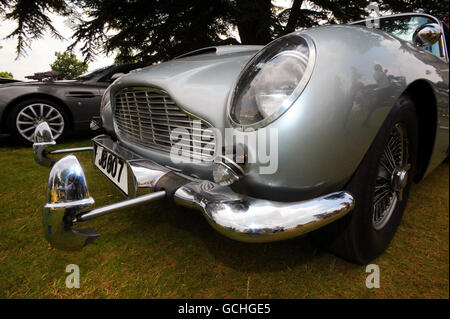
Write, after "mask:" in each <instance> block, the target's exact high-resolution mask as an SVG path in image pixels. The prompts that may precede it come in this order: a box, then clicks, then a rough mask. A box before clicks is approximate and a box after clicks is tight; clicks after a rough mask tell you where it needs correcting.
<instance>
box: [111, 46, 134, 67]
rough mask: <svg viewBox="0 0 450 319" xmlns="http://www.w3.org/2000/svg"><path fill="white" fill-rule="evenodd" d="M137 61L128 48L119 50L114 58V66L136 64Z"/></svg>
mask: <svg viewBox="0 0 450 319" xmlns="http://www.w3.org/2000/svg"><path fill="white" fill-rule="evenodd" d="M137 62H139V61H138V59H137V58H136V57H135V56H134V54H133V51H132V50H131V49H129V48H127V49H119V52H118V53H117V54H116V57H115V58H114V64H122V63H137Z"/></svg>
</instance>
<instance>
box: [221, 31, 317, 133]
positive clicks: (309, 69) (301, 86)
mask: <svg viewBox="0 0 450 319" xmlns="http://www.w3.org/2000/svg"><path fill="white" fill-rule="evenodd" d="M300 32H301V31H300ZM300 32H296V33H295V35H297V36H298V37H301V38H303V39H304V40H305V42H306V44H307V46H308V49H309V56H308V63H307V65H306V69H305V73H304V74H303V77H302V79H301V80H300V82H299V83H298V85H297V87H296V88H295V90H294V91H293V92H292V94H291V96H290V97H289V98H288V99H287V100H286V101H285V102H284V103H283V105H282V106H281V107H280V108H279V109H278V111H277V112H275V113H273V114H271V115H270V116H268V117H266V118H265V119H263V120H261V121H258V122H256V123H252V124H246V125H243V124H240V123H237V122H235V121H234V120H233V118H232V117H231V101H232V100H233V97H234V94H235V91H236V85H237V83H238V82H239V79H240V78H241V76H242V75H243V74H244V73H245V72H246V68H247V65H249V64H251V63H252V62H254V60H256V59H257V58H259V56H260V54H261V52H262V51H263V50H264V48H263V49H261V50H260V51H259V52H258V53H257V54H256V55H255V56H254V57H253V58H252V59H250V61H248V62H247V64H246V65H245V67H244V68H243V69H242V71H241V72H240V73H239V76H238V77H237V79H236V81H235V82H234V84H233V86H232V89H231V91H230V94H229V95H228V101H227V118H228V120H229V121H230V123H231V125H232V126H233V127H234V128H237V129H241V130H245V129H247V128H252V129H259V128H262V127H265V126H267V125H269V124H270V123H272V122H274V121H276V120H277V119H278V118H279V117H280V116H281V115H282V114H283V113H284V112H286V111H287V110H288V109H289V108H290V107H291V106H292V105H293V104H294V103H295V101H296V100H297V99H298V98H299V96H300V95H301V94H302V93H303V91H304V90H305V88H306V86H307V85H308V83H309V80H310V79H311V76H312V73H313V71H314V66H315V65H316V46H315V44H314V41H313V40H312V39H311V38H310V37H309V36H308V35H306V34H301V33H300ZM292 35H293V34H292V33H291V34H288V35H285V36H283V37H280V38H278V39H276V40H274V41H277V40H279V39H282V38H284V37H287V36H292ZM271 43H272V42H271ZM268 45H270V43H269V44H268ZM293 51H294V50H286V51H283V52H280V53H278V54H277V55H276V56H279V55H282V54H283V53H284V52H286V53H287V54H293Z"/></svg>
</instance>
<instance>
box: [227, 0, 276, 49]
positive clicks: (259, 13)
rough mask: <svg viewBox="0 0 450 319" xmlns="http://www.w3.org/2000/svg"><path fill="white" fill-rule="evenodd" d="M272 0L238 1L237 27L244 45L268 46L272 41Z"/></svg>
mask: <svg viewBox="0 0 450 319" xmlns="http://www.w3.org/2000/svg"><path fill="white" fill-rule="evenodd" d="M271 8H272V3H271V0H258V1H253V0H238V1H237V2H236V20H237V21H236V25H237V28H238V31H239V36H240V37H241V43H242V44H267V43H269V42H270V41H271V40H272V37H271V31H270V26H271V19H272V11H271Z"/></svg>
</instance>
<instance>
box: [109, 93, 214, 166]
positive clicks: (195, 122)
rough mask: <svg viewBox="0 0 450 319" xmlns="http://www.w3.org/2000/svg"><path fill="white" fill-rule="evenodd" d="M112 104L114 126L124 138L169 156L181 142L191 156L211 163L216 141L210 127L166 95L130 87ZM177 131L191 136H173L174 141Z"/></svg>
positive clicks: (118, 94) (119, 94)
mask: <svg viewBox="0 0 450 319" xmlns="http://www.w3.org/2000/svg"><path fill="white" fill-rule="evenodd" d="M113 101H114V107H115V109H114V119H115V124H116V128H117V130H118V134H119V136H120V137H121V138H124V139H126V140H128V141H130V142H131V143H136V144H138V145H141V146H148V147H152V148H157V149H159V150H162V151H166V152H168V153H170V152H171V149H172V147H173V146H174V145H175V144H177V143H178V145H180V144H181V143H182V144H183V150H184V151H187V150H188V154H189V156H190V157H192V158H196V159H199V158H200V159H202V160H212V158H213V156H214V150H215V140H214V134H213V131H212V129H211V127H210V125H208V124H207V123H206V122H204V121H202V120H199V119H195V118H194V117H193V116H190V115H188V114H186V113H185V112H183V111H182V110H181V109H180V108H179V107H178V106H177V105H176V103H175V102H174V101H173V100H172V99H171V98H170V96H169V95H168V94H167V93H166V92H163V91H161V90H157V89H153V88H127V89H123V90H121V91H119V92H118V93H117V94H116V96H115V97H114V99H113ZM178 128H179V129H183V131H184V132H188V133H189V135H186V134H184V135H180V136H178V138H173V137H174V136H172V140H171V138H170V136H171V133H172V132H173V130H175V129H178ZM187 136H189V137H188V138H187ZM211 136H212V137H211ZM180 155H186V153H183V154H181V153H180Z"/></svg>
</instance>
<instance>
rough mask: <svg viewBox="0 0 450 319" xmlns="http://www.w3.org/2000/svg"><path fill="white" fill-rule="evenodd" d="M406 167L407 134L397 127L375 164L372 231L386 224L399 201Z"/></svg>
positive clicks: (405, 175)
mask: <svg viewBox="0 0 450 319" xmlns="http://www.w3.org/2000/svg"><path fill="white" fill-rule="evenodd" d="M410 167H411V164H409V154H408V137H407V131H406V128H405V127H404V125H403V124H400V123H397V124H396V125H395V126H394V128H393V129H392V131H391V133H390V135H389V139H388V142H387V144H386V146H385V148H384V151H383V154H382V155H381V158H380V160H379V166H378V174H377V178H376V182H375V188H374V194H373V214H372V226H373V228H375V229H376V230H381V229H382V228H383V227H384V226H385V225H386V224H387V223H388V221H389V219H390V218H391V216H392V214H393V212H394V210H395V208H396V206H397V204H398V202H399V201H401V200H402V197H403V189H404V188H405V187H406V184H407V180H408V170H409V169H410Z"/></svg>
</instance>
